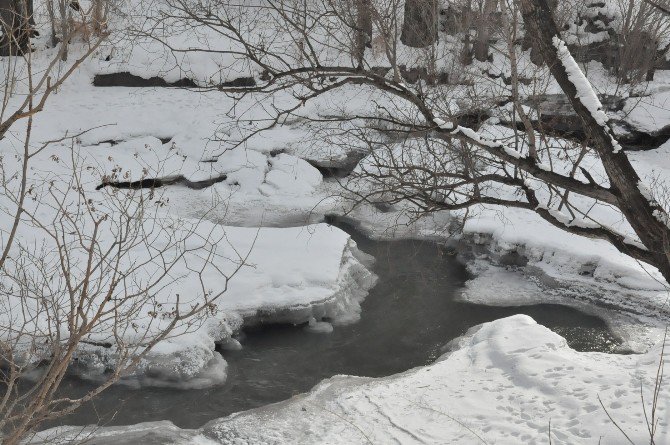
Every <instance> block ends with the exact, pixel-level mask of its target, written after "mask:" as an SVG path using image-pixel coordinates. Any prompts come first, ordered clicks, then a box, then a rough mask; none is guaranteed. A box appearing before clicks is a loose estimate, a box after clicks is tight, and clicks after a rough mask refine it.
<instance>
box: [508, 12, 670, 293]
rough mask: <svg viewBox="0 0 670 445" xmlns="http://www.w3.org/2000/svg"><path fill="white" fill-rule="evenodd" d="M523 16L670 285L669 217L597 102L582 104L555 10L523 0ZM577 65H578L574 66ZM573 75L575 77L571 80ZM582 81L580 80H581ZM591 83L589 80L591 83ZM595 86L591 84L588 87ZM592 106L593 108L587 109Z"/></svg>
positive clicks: (628, 216)
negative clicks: (596, 107)
mask: <svg viewBox="0 0 670 445" xmlns="http://www.w3.org/2000/svg"><path fill="white" fill-rule="evenodd" d="M521 14H522V15H523V20H524V23H525V27H526V33H527V34H530V37H531V39H532V42H533V45H534V46H535V47H536V48H537V50H538V52H539V53H540V54H541V56H542V58H543V59H544V60H545V62H546V63H547V65H548V66H549V68H550V70H551V74H552V75H553V76H554V78H555V79H556V81H557V82H558V84H559V86H560V87H561V89H562V90H563V92H564V93H565V95H566V96H567V97H568V99H569V100H570V102H571V104H572V107H573V108H574V110H575V112H576V113H577V116H579V118H580V120H581V121H582V125H583V127H584V131H585V133H586V135H587V137H588V138H589V140H590V144H591V145H592V146H593V148H594V149H595V151H596V152H597V153H598V156H599V157H600V160H601V162H602V163H603V167H604V168H605V172H606V173H607V176H608V179H609V182H610V184H611V185H610V188H611V190H612V193H613V194H614V195H615V196H616V197H617V201H618V207H619V209H620V210H621V212H622V213H623V215H624V216H625V217H626V220H627V221H628V223H629V224H630V225H631V227H632V228H633V230H634V231H635V233H636V234H637V236H638V237H639V238H640V241H642V244H643V245H644V246H645V247H646V248H647V250H648V251H649V253H650V255H651V257H652V258H653V265H654V266H656V267H657V268H658V269H659V270H660V271H661V273H662V274H663V276H664V277H665V279H666V280H667V281H668V282H670V258H669V252H670V249H669V247H670V228H669V227H668V223H669V222H670V217H669V215H668V214H667V213H666V211H665V210H664V209H663V208H662V207H661V206H660V205H659V204H658V203H656V202H654V201H653V200H651V199H649V198H648V197H647V196H645V195H646V194H645V193H643V191H642V190H641V188H640V187H639V185H640V184H639V182H640V177H639V176H638V174H637V172H636V171H635V169H634V168H633V166H632V165H631V163H630V161H629V160H628V156H626V154H625V153H624V152H623V150H621V148H620V147H618V144H617V142H616V139H615V138H614V135H613V133H612V130H611V129H610V128H609V126H608V125H607V123H606V122H605V123H603V121H602V119H599V118H598V115H597V114H596V115H595V116H594V113H595V112H594V110H593V107H592V106H591V105H592V103H589V102H588V99H586V101H583V100H582V98H581V96H583V94H582V93H584V88H585V86H584V85H580V86H579V91H578V87H577V86H576V84H575V82H574V81H573V79H574V78H575V76H583V74H581V73H575V72H574V70H573V71H570V72H569V71H568V69H567V68H566V65H564V61H565V57H560V55H559V50H558V47H557V44H559V43H562V41H561V40H560V34H559V32H558V29H557V26H556V23H555V22H554V18H553V15H552V10H551V7H550V6H549V5H548V4H547V2H546V1H544V0H521ZM575 66H576V65H575ZM571 77H572V78H573V79H571ZM577 81H578V80H577ZM586 83H588V82H586ZM589 87H590V85H589ZM587 107H588V108H587Z"/></svg>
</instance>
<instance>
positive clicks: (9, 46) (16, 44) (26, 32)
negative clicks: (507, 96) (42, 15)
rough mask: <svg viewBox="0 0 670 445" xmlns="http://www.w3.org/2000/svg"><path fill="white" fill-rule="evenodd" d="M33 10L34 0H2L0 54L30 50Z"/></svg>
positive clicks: (0, 6)
mask: <svg viewBox="0 0 670 445" xmlns="http://www.w3.org/2000/svg"><path fill="white" fill-rule="evenodd" d="M32 11H33V0H0V33H1V34H0V56H9V55H21V54H24V53H25V52H27V51H28V50H29V48H30V36H31V33H32V25H31V24H32Z"/></svg>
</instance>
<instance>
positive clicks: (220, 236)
mask: <svg viewBox="0 0 670 445" xmlns="http://www.w3.org/2000/svg"><path fill="white" fill-rule="evenodd" d="M102 39H103V37H98V38H96V39H95V41H92V42H90V44H89V45H88V46H86V47H85V48H84V49H83V50H80V51H78V53H79V54H78V55H79V57H78V58H77V59H76V60H74V61H71V62H69V63H68V62H62V56H63V54H64V53H65V51H66V47H67V45H68V43H67V40H65V41H61V43H60V47H59V50H58V51H56V52H55V54H54V55H53V58H52V59H51V60H48V59H47V60H46V63H45V64H44V62H45V61H44V60H42V63H43V64H41V65H40V66H39V68H36V67H35V66H34V64H33V58H32V53H31V52H26V53H25V54H22V55H19V57H8V58H4V59H0V66H1V67H2V69H3V77H2V79H1V83H0V85H1V86H2V90H3V99H2V106H1V108H0V139H3V138H5V137H6V136H9V135H10V134H11V140H13V141H20V149H19V150H17V152H16V153H15V155H12V156H3V157H1V158H0V214H2V218H0V219H1V220H2V222H3V223H2V224H1V225H0V226H1V227H0V240H2V241H1V242H2V243H1V245H0V293H1V294H2V298H1V299H0V388H1V390H0V440H1V441H2V443H3V444H18V443H20V442H21V441H22V440H25V439H26V438H29V437H30V435H31V434H32V433H33V432H35V431H36V430H37V429H38V428H39V426H40V425H41V424H42V423H43V422H44V421H46V420H50V419H55V418H58V417H59V416H62V415H66V414H68V413H70V412H72V411H73V410H75V409H76V408H77V407H79V406H80V405H81V404H82V403H85V402H87V401H89V400H91V399H93V398H94V397H96V396H97V395H98V394H99V393H100V392H101V391H104V390H105V389H106V388H108V387H109V386H110V385H112V384H113V383H114V382H116V381H118V380H119V379H120V378H122V377H123V376H125V375H128V374H130V373H133V372H134V371H135V370H137V368H138V366H148V365H146V358H147V356H148V354H149V353H150V352H151V350H152V348H153V347H154V346H155V345H156V344H157V343H159V342H161V341H163V340H165V339H167V338H170V337H174V336H178V335H183V334H186V333H188V332H190V331H192V330H194V329H197V328H198V327H199V326H200V325H201V324H202V323H204V322H205V321H206V319H207V318H208V317H210V316H211V315H212V314H213V313H215V312H216V310H217V300H218V299H219V298H220V297H221V296H222V295H223V293H224V292H225V291H226V288H227V285H228V280H229V279H230V278H231V277H232V276H233V275H234V274H235V273H236V272H237V270H239V268H240V267H242V265H243V264H244V258H242V257H239V258H237V259H235V255H234V254H233V255H231V252H227V253H226V257H225V258H223V257H222V256H221V255H222V253H221V250H222V249H223V248H224V245H226V244H227V241H226V239H225V233H223V232H222V230H221V228H220V227H217V226H216V225H213V224H209V223H207V224H205V223H204V221H203V220H202V219H196V220H193V219H191V220H184V219H179V218H173V217H170V216H169V215H166V213H165V211H163V210H161V208H162V207H163V205H164V203H165V202H164V199H163V198H162V196H161V194H160V193H159V190H154V189H139V190H136V189H118V188H114V187H105V188H103V189H102V191H100V192H95V191H93V189H94V188H95V184H93V185H92V184H91V182H90V181H91V177H92V175H93V177H95V174H97V175H98V176H97V180H98V181H103V182H104V181H107V182H110V183H112V184H113V183H114V182H115V181H116V180H117V179H118V178H117V176H118V175H120V174H121V173H120V172H119V171H117V170H115V171H112V172H97V170H94V169H92V167H91V166H90V165H87V164H85V163H84V162H83V161H84V159H83V158H82V157H81V156H80V152H79V150H78V149H77V146H78V145H77V138H78V137H79V136H81V134H70V135H68V134H65V135H63V137H61V138H57V139H55V140H51V141H46V142H42V143H39V144H36V143H35V142H34V141H33V138H32V134H33V129H34V117H35V115H36V114H37V113H39V112H41V111H42V110H44V109H45V107H46V106H47V104H48V99H49V98H50V97H51V95H52V94H54V93H55V92H56V91H58V89H59V88H60V87H61V86H62V85H63V83H64V82H65V81H67V79H68V78H70V77H71V75H72V74H73V73H74V72H75V71H76V70H77V69H78V68H79V67H80V66H81V65H82V63H84V61H85V60H86V59H87V58H88V57H89V56H90V55H91V54H92V53H93V52H94V51H95V50H96V49H97V47H98V46H99V45H100V43H101V42H102ZM6 140H7V139H5V141H6ZM3 142H4V141H3ZM9 147H11V145H9ZM45 163H52V165H53V167H49V166H48V165H46V164H45ZM45 166H46V167H48V168H46V169H44V170H43V168H44V167H45ZM44 171H46V173H43V172H44ZM59 172H60V173H59ZM105 173H106V174H107V175H106V176H105ZM85 178H86V179H85ZM101 178H102V179H101ZM121 179H123V177H121ZM204 274H207V275H208V277H209V279H210V280H211V279H212V278H214V277H217V278H216V280H217V281H218V284H217V287H216V288H215V289H210V288H209V287H208V285H207V284H206V282H207V280H206V279H205V278H204ZM186 278H188V279H190V280H191V281H192V282H193V284H194V285H193V286H191V291H192V292H189V295H182V296H180V295H172V294H165V291H166V289H169V288H170V286H172V285H173V284H175V283H178V282H180V280H182V279H186ZM197 283H200V288H199V289H198V285H197ZM87 354H88V356H90V357H91V358H92V357H96V356H97V357H106V358H105V360H103V362H104V367H105V372H104V373H103V374H102V375H101V376H100V377H101V380H100V381H99V383H98V385H96V387H95V388H94V389H92V390H90V391H89V392H87V393H86V394H84V395H82V396H79V397H67V396H63V395H62V394H61V393H60V392H59V388H60V386H61V383H62V382H63V379H64V378H65V377H66V376H67V375H68V373H69V372H71V370H72V369H73V366H74V363H75V361H76V359H79V363H82V362H85V361H86V360H85V358H86V357H87Z"/></svg>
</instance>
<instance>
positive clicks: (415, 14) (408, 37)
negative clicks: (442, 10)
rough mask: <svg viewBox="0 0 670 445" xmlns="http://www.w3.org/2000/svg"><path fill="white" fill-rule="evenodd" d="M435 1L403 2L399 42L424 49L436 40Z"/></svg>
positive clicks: (436, 4) (436, 18) (436, 12)
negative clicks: (403, 12)
mask: <svg viewBox="0 0 670 445" xmlns="http://www.w3.org/2000/svg"><path fill="white" fill-rule="evenodd" d="M437 8H438V2H437V0H405V16H404V20H403V24H402V35H401V36H400V41H401V42H402V43H404V44H405V45H407V46H411V47H413V48H425V47H427V46H430V45H432V44H433V43H435V41H436V40H437V22H438V10H437Z"/></svg>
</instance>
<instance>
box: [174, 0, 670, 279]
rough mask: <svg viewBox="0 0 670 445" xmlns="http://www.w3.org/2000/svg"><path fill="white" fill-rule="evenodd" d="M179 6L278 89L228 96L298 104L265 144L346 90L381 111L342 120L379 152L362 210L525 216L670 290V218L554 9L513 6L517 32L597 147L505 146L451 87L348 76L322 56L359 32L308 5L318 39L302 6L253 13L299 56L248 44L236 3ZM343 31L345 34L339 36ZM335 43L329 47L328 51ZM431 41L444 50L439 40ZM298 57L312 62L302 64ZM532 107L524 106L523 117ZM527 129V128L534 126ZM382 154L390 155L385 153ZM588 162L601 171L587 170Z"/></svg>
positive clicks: (256, 37)
mask: <svg viewBox="0 0 670 445" xmlns="http://www.w3.org/2000/svg"><path fill="white" fill-rule="evenodd" d="M170 5H171V8H170V12H169V13H168V14H167V15H168V16H169V17H170V19H171V20H176V21H179V20H183V21H186V22H189V23H191V24H196V25H197V24H198V23H199V24H200V25H202V26H207V27H209V28H211V29H215V30H216V32H217V33H219V35H222V36H223V37H224V38H226V39H229V40H230V41H231V42H234V45H235V47H236V48H239V49H240V52H239V53H235V54H238V55H239V54H244V56H245V57H246V60H247V61H248V63H249V64H250V66H251V67H252V69H254V70H258V71H262V72H264V73H265V76H266V77H265V78H266V79H267V80H266V81H264V82H262V83H259V84H257V85H256V86H254V87H246V88H234V89H230V88H223V87H219V88H217V89H219V90H222V91H224V92H226V93H227V94H230V95H233V96H234V97H237V98H240V99H241V98H243V97H247V96H248V95H252V94H253V95H259V97H260V96H267V95H274V94H277V93H278V92H280V91H290V92H291V96H292V97H293V98H295V102H294V104H292V105H288V104H287V105H286V106H282V107H277V109H276V116H275V118H274V119H270V120H266V121H265V124H264V125H262V126H256V127H254V129H253V131H254V132H257V131H263V130H264V129H266V128H272V127H274V126H276V125H280V124H281V122H283V121H285V120H286V119H287V118H288V117H293V118H297V117H301V118H307V119H308V118H309V117H308V116H301V115H300V113H299V110H300V109H301V106H302V105H303V104H304V103H305V102H306V101H309V100H312V99H314V98H316V97H319V96H321V95H325V94H330V93H332V92H333V91H336V90H338V89H341V88H356V87H364V88H366V91H373V93H372V96H371V97H373V98H374V99H373V100H374V103H376V104H380V105H379V106H377V107H375V108H374V110H369V111H366V112H361V113H360V114H357V115H356V116H354V117H352V116H342V117H339V118H333V119H332V121H339V122H346V124H345V125H348V128H349V129H350V131H349V134H356V135H357V136H358V137H359V144H360V145H361V146H362V147H365V146H367V148H368V149H369V150H372V151H373V154H372V158H371V159H372V162H371V163H369V164H368V167H371V168H369V169H368V170H367V171H366V172H364V174H365V175H366V176H367V177H368V178H372V180H373V182H374V181H376V188H375V187H373V188H371V189H370V190H366V191H363V190H361V189H354V190H353V191H354V192H355V193H358V196H357V199H359V200H374V199H382V198H383V199H387V200H388V202H400V201H402V202H408V203H410V204H411V205H412V206H413V208H414V209H415V211H416V212H417V213H418V214H426V212H432V211H438V210H461V209H467V208H470V207H472V206H481V205H487V206H506V207H515V208H520V209H526V210H528V211H533V212H535V213H536V214H537V215H539V216H540V217H542V218H543V219H545V220H546V221H548V222H549V223H551V224H553V225H554V226H556V227H559V228H561V229H563V230H565V231H567V232H570V233H574V234H577V235H582V236H586V237H592V238H599V239H604V240H606V241H608V242H609V243H611V244H612V245H613V246H614V247H616V248H617V249H618V250H619V251H621V252H623V253H625V254H626V255H630V256H632V257H633V258H636V259H638V260H641V261H643V262H646V263H648V264H651V265H653V266H655V267H657V268H658V269H659V270H660V271H661V273H662V274H663V276H664V277H665V278H666V279H669V280H670V258H669V257H668V254H669V253H670V246H669V245H668V243H669V242H670V229H669V228H668V222H669V221H670V217H669V215H668V212H667V210H666V209H665V208H663V206H661V205H660V204H659V203H658V202H657V201H656V200H654V197H653V196H652V195H653V193H652V192H650V191H648V190H647V189H646V188H645V187H644V184H642V183H641V180H640V177H639V175H638V173H637V172H636V171H635V169H634V168H633V167H632V165H631V163H630V161H629V160H628V157H627V155H626V153H625V152H624V151H623V150H622V149H621V146H620V144H619V143H618V142H617V140H616V137H615V136H614V134H613V133H612V130H611V129H610V128H609V125H608V117H607V115H606V114H605V113H604V111H603V110H602V105H601V104H600V101H599V100H598V98H597V96H596V95H595V93H594V92H593V90H592V89H591V87H590V85H589V83H588V80H587V79H586V78H585V77H584V75H583V74H582V72H581V71H580V70H579V68H578V66H577V65H576V63H575V62H574V59H573V58H572V57H571V55H570V52H569V51H568V49H567V46H566V45H565V44H564V43H562V40H561V39H560V34H559V33H558V29H557V26H556V24H555V22H554V18H553V15H552V8H551V5H549V4H548V3H547V2H541V1H539V0H520V1H519V2H518V3H512V2H507V3H506V6H505V7H506V8H507V12H508V14H507V15H508V19H507V20H508V21H509V22H510V23H511V22H513V21H514V20H517V18H518V17H513V14H516V12H513V11H517V10H518V12H519V13H520V15H521V16H522V18H523V23H524V25H525V32H526V34H527V35H530V37H531V39H532V41H533V44H534V45H535V47H536V48H537V50H538V51H539V53H540V55H541V56H542V59H543V60H544V61H545V62H546V63H547V65H548V66H549V67H550V70H551V74H553V76H554V77H555V78H556V80H557V81H558V83H559V85H560V87H561V88H562V90H563V91H564V92H565V94H566V95H567V96H568V97H569V98H570V101H571V104H572V106H573V107H574V108H575V111H576V113H577V115H578V116H579V118H580V119H581V121H582V122H583V124H584V128H585V129H586V134H587V136H588V141H587V142H588V143H587V145H581V144H577V145H575V144H572V143H569V142H566V141H560V140H556V139H552V138H548V137H546V135H544V134H543V133H542V132H541V131H539V132H538V128H533V129H532V131H531V129H525V130H524V131H523V132H522V133H521V135H519V133H514V135H513V136H512V137H511V138H510V137H508V136H506V135H505V134H499V135H492V136H489V137H487V136H486V135H485V134H483V133H478V132H477V131H475V130H473V129H471V128H468V127H466V126H463V125H460V124H459V122H458V120H457V119H454V118H453V114H452V113H453V111H451V108H450V103H451V99H450V97H451V95H452V94H453V93H451V92H450V91H449V89H448V87H439V88H438V87H436V88H427V87H426V84H425V83H423V82H418V83H416V84H415V85H411V84H408V83H405V82H403V80H402V79H400V78H399V76H397V75H394V76H393V77H392V78H391V77H389V76H387V75H385V74H384V73H380V72H379V71H378V70H375V69H372V67H369V66H367V65H365V64H364V66H356V64H352V65H347V64H344V63H342V61H341V60H338V59H333V58H326V57H324V56H323V55H322V54H321V52H320V50H319V49H318V48H324V47H327V48H333V47H334V45H336V44H335V43H334V42H337V38H336V37H337V31H336V30H337V29H348V27H349V28H350V25H347V23H348V21H346V20H341V19H338V18H339V17H342V14H341V13H340V12H339V11H337V10H336V9H335V8H333V7H332V5H331V4H330V3H328V4H324V3H321V2H314V3H312V4H310V6H309V7H307V8H305V7H304V5H301V14H303V16H307V17H309V20H307V22H309V23H310V27H309V28H306V27H304V26H303V25H301V24H300V23H298V22H297V21H295V20H290V17H292V15H293V14H294V12H293V10H294V8H295V6H294V5H293V4H292V2H287V1H283V2H274V1H269V2H267V3H266V4H265V5H266V7H265V8H262V7H261V8H259V9H256V10H255V11H254V14H255V15H256V16H255V17H254V18H253V20H256V19H257V18H258V15H259V14H260V15H265V16H266V18H265V19H264V20H265V22H266V23H267V22H271V21H272V20H277V21H279V22H280V23H281V26H282V27H283V30H282V31H281V32H289V33H290V35H294V36H300V38H301V40H300V41H301V44H300V45H299V46H293V47H292V46H291V45H288V46H287V45H282V46H281V47H279V46H278V45H277V44H273V42H271V41H269V40H268V39H267V37H268V33H267V32H266V33H265V34H264V35H263V36H261V35H260V34H254V33H253V32H248V29H250V26H249V25H247V24H246V23H248V22H247V21H246V20H248V19H249V16H246V15H245V14H247V12H246V11H243V10H242V9H240V8H239V7H236V5H234V4H232V3H228V2H220V3H218V4H217V7H216V8H209V7H208V8H204V7H202V5H199V4H198V3H197V2H191V1H190V0H172V1H171V3H170ZM417 5H418V3H415V2H408V3H406V5H405V6H406V7H407V8H409V9H410V11H409V14H407V12H406V23H408V22H407V17H410V20H413V18H412V17H413V16H412V14H413V12H412V7H415V6H417ZM421 5H422V6H425V5H424V4H423V3H421ZM431 5H432V3H431ZM510 7H513V11H510V9H509V8H510ZM430 8H432V6H430ZM430 8H428V9H430ZM423 10H424V11H425V10H427V9H425V8H423ZM324 16H328V17H329V21H328V23H327V24H325V23H322V22H321V21H320V19H319V17H324ZM269 17H271V18H272V19H269ZM338 20H340V21H339V23H340V26H333V21H335V22H337V21H338ZM429 28H430V29H432V27H429ZM277 32H280V31H277ZM316 35H319V38H318V39H317V38H316V37H315V36H316ZM328 36H331V37H332V38H331V39H329V37H328ZM324 39H327V42H328V43H327V44H326V45H325V46H322V45H321V43H320V42H323V41H324ZM401 40H402V39H401ZM429 40H430V41H431V42H433V41H434V40H433V37H430V39H429ZM427 42H428V39H426V40H425V41H423V43H422V44H427ZM305 48H309V51H306V50H305ZM181 51H197V49H193V48H189V49H181ZM208 51H211V50H210V49H208ZM296 53H300V54H301V56H302V57H303V58H302V59H300V61H299V62H297V61H298V59H297V58H296V57H295V55H294V54H296ZM392 66H393V64H392ZM517 77H518V76H517ZM522 106H523V104H522V103H521V101H518V100H517V101H516V104H515V108H517V109H519V108H521V107H522ZM522 111H523V110H522ZM353 119H355V122H356V125H353V124H352V122H353ZM450 120H451V122H449V121H450ZM521 120H522V123H524V121H527V119H524V117H523V115H521ZM322 121H323V120H322ZM526 123H527V122H526ZM526 123H524V125H526ZM540 130H541V128H540ZM524 134H525V135H524ZM371 135H373V136H374V135H377V136H376V137H372V136H371ZM531 135H533V136H531ZM245 140H248V138H247V137H241V138H240V139H239V140H238V141H237V142H235V143H244V141H245ZM394 140H396V141H402V144H404V147H401V148H400V149H394V148H393V147H392V144H391V143H390V142H392V141H394ZM389 141H390V142H389ZM231 143H233V142H232V141H231ZM385 147H387V148H388V149H387V148H385ZM378 148H381V150H380V151H375V150H377V149H378ZM384 151H386V152H387V155H388V156H384V154H383V153H384ZM375 156H376V157H377V159H374V157H375ZM585 159H588V160H589V162H590V163H591V164H593V163H594V162H595V163H597V164H599V165H600V167H599V168H600V169H602V170H598V171H593V168H592V167H590V168H585V166H584V160H585ZM398 161H401V162H398ZM426 162H428V165H426ZM611 211H614V212H618V214H619V215H622V216H623V218H624V219H625V221H626V225H625V226H624V227H622V229H623V230H624V231H625V230H631V231H632V233H634V234H635V235H634V236H629V235H627V234H626V233H625V232H624V231H620V230H618V229H614V228H613V227H611V226H610V225H608V224H607V223H604V222H602V221H600V220H599V217H598V215H599V214H602V212H611ZM626 227H628V229H627V228H626Z"/></svg>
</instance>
